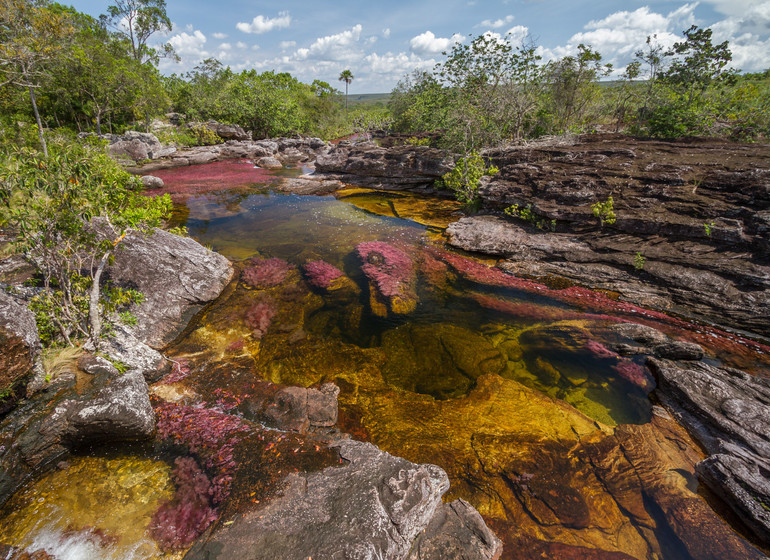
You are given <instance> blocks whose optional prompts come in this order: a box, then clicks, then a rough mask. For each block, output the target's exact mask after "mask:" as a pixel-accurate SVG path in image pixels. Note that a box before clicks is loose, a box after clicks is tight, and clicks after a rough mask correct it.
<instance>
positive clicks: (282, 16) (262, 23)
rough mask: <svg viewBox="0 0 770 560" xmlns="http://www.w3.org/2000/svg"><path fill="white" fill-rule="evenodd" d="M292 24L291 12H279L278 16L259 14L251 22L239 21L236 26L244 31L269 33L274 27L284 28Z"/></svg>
mask: <svg viewBox="0 0 770 560" xmlns="http://www.w3.org/2000/svg"><path fill="white" fill-rule="evenodd" d="M289 25H291V16H290V15H289V12H279V13H278V17H277V18H268V17H265V16H263V15H259V16H257V17H255V18H254V19H253V20H251V23H244V22H238V23H237V24H236V26H235V28H236V29H237V30H238V31H242V32H243V33H267V32H268V31H272V30H273V29H283V28H286V27H289Z"/></svg>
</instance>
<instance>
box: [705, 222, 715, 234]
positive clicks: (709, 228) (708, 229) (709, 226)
mask: <svg viewBox="0 0 770 560" xmlns="http://www.w3.org/2000/svg"><path fill="white" fill-rule="evenodd" d="M715 225H716V224H715V223H714V222H707V223H705V224H703V228H704V229H705V230H706V235H707V236H708V237H711V231H712V230H713V228H714V226H715Z"/></svg>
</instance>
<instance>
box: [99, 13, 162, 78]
mask: <svg viewBox="0 0 770 560" xmlns="http://www.w3.org/2000/svg"><path fill="white" fill-rule="evenodd" d="M101 21H102V23H103V24H104V25H109V26H111V27H112V28H113V29H115V30H116V31H117V32H118V33H119V34H121V35H123V36H124V37H125V38H126V39H127V40H128V41H129V43H130V46H131V55H132V57H133V58H134V59H135V60H137V61H139V62H145V61H147V60H153V61H154V62H155V63H157V62H158V58H159V57H160V56H170V57H176V54H175V53H174V49H173V48H172V47H171V45H170V44H168V43H166V44H164V45H162V46H161V47H160V52H159V51H157V50H156V49H153V48H150V47H148V46H147V40H148V39H149V38H150V37H151V36H152V35H155V34H156V33H169V32H171V30H172V25H171V20H170V19H169V17H168V15H167V14H166V2H165V0H116V1H115V3H114V4H111V5H110V6H108V8H107V15H102V16H101Z"/></svg>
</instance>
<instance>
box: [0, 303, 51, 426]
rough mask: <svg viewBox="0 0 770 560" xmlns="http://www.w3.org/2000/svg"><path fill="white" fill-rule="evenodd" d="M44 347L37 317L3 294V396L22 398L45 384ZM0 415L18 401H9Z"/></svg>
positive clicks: (0, 373)
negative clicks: (5, 394) (42, 357)
mask: <svg viewBox="0 0 770 560" xmlns="http://www.w3.org/2000/svg"><path fill="white" fill-rule="evenodd" d="M41 351H42V345H41V344H40V336H39V335H38V331H37V323H36V322H35V315H34V313H32V311H30V310H29V309H28V308H27V306H26V305H25V304H24V303H22V302H21V301H18V300H16V298H14V297H13V296H11V295H9V294H7V293H6V292H5V291H2V290H0V392H6V391H7V392H8V396H13V395H16V396H21V395H23V394H24V388H25V387H26V388H27V390H28V391H29V392H34V391H36V390H37V389H39V388H40V385H41V384H42V383H43V378H44V376H45V372H44V371H43V363H42V360H41ZM5 401H6V402H3V403H2V404H0V411H2V410H3V409H7V406H9V405H11V404H12V403H13V402H14V401H15V398H10V399H5Z"/></svg>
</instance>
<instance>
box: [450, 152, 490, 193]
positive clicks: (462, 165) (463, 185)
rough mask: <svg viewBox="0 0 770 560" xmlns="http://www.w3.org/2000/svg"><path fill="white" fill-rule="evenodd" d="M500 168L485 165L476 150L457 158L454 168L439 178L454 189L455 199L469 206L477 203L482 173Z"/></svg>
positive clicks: (487, 173)
mask: <svg viewBox="0 0 770 560" xmlns="http://www.w3.org/2000/svg"><path fill="white" fill-rule="evenodd" d="M499 171H500V170H499V169H498V168H497V167H495V166H489V167H487V164H486V162H485V161H484V158H482V157H481V155H479V153H478V152H471V153H470V154H468V155H467V156H465V157H461V158H460V159H458V160H457V163H456V164H455V166H454V168H453V169H452V170H451V171H449V172H448V173H445V174H444V175H443V176H442V177H441V179H442V181H443V184H444V186H445V187H446V188H448V189H451V190H453V191H454V193H455V196H456V197H457V200H459V201H460V202H463V203H465V204H467V205H469V206H472V205H475V204H477V203H478V193H479V186H481V178H482V177H483V176H484V175H494V174H496V173H498V172H499Z"/></svg>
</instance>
